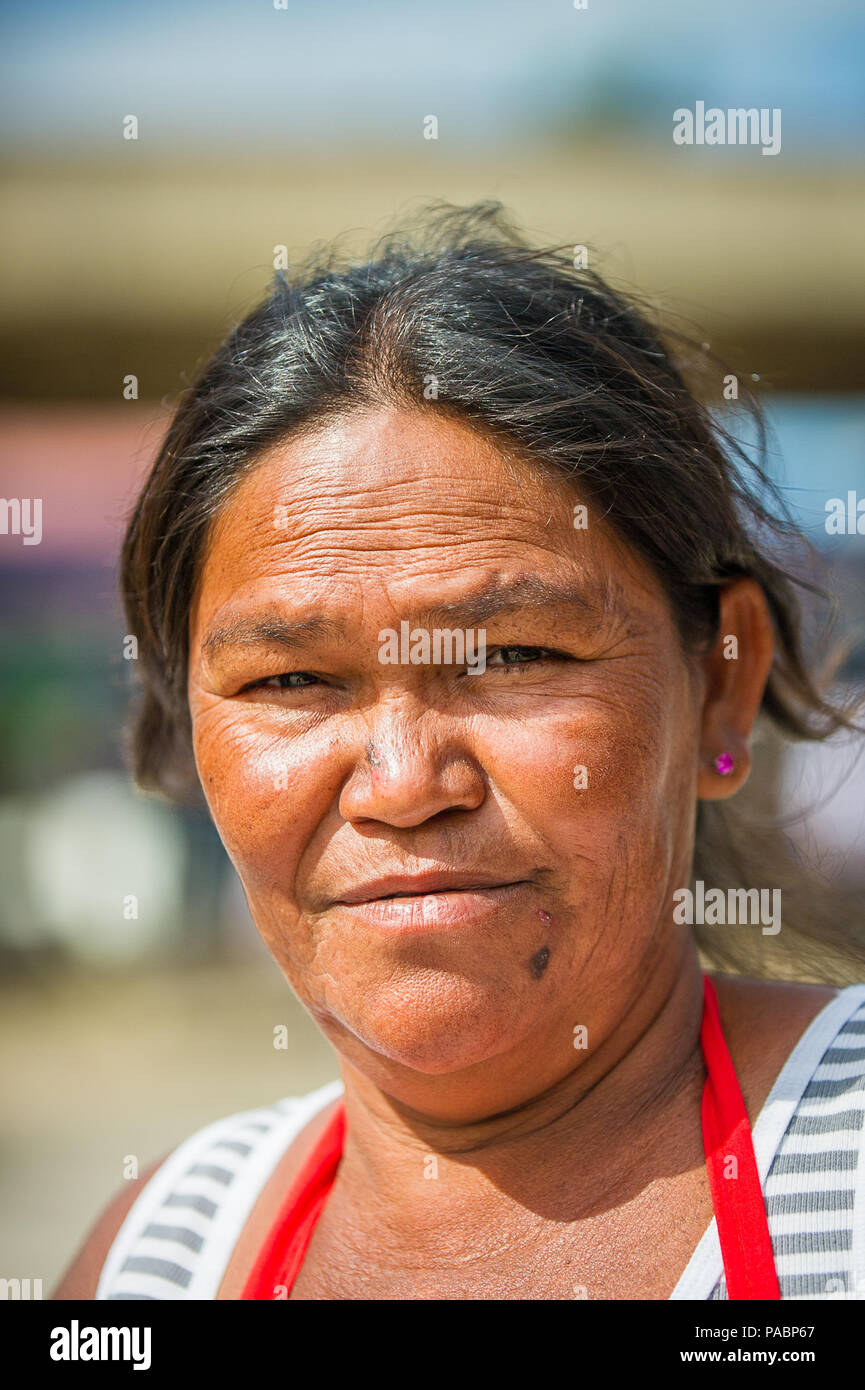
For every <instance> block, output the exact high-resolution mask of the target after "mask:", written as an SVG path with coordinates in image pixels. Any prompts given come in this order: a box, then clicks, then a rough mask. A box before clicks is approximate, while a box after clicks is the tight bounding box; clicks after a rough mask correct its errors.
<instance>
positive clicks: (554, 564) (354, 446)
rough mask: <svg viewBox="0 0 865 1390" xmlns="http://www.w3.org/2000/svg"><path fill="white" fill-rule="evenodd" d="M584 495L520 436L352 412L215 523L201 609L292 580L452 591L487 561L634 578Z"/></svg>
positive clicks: (243, 486) (508, 567) (261, 467)
mask: <svg viewBox="0 0 865 1390" xmlns="http://www.w3.org/2000/svg"><path fill="white" fill-rule="evenodd" d="M578 497H579V489H578V488H577V489H576V490H575V489H574V487H573V486H572V485H571V484H570V483H569V482H568V481H567V480H566V479H564V478H563V477H561V476H558V475H555V474H553V473H552V472H551V470H548V469H544V468H543V467H541V466H540V465H536V464H532V463H530V462H528V461H527V460H526V459H525V458H523V457H521V456H520V454H519V451H518V450H517V449H516V447H511V446H509V445H508V444H507V443H504V442H501V441H494V440H493V439H492V438H491V437H490V436H489V435H488V434H486V433H482V432H480V431H479V430H476V429H474V428H472V427H471V426H470V425H468V424H467V423H465V422H463V421H462V420H456V419H454V418H452V417H450V416H448V415H447V414H444V413H434V412H432V411H429V412H426V411H418V412H406V411H399V410H381V411H369V412H366V413H357V414H353V415H351V416H349V417H348V418H346V419H345V420H341V421H338V422H334V423H331V424H329V425H327V426H325V427H319V428H316V429H315V430H314V431H313V432H311V433H305V434H303V435H299V436H296V437H293V438H291V439H288V440H285V441H282V442H280V443H279V444H278V445H276V446H274V447H272V448H270V449H269V450H267V451H266V452H265V453H263V454H262V455H261V457H260V459H259V460H258V462H257V463H256V465H255V466H254V468H253V469H252V471H251V472H250V473H249V474H248V475H247V476H246V477H244V478H243V480H242V481H241V482H240V483H239V484H238V486H237V488H236V489H235V491H234V492H233V494H232V495H231V497H230V499H229V500H228V501H227V502H226V504H225V506H224V508H223V510H222V512H221V514H220V516H219V517H218V518H217V519H216V521H215V523H214V526H213V528H212V531H211V535H210V538H209V543H208V546H207V550H206V554H205V558H204V564H203V567H202V574H201V579H200V582H199V586H198V593H197V599H198V605H197V606H198V608H199V609H200V610H202V612H203V611H204V610H207V614H208V615H209V614H212V613H213V612H214V611H215V610H216V609H217V608H219V607H220V605H223V604H225V603H226V602H228V601H229V600H230V599H232V600H234V599H244V600H250V601H254V600H256V599H258V598H262V599H264V598H265V597H266V598H267V599H268V600H273V599H279V598H280V597H281V596H282V595H281V593H280V590H281V589H285V590H286V591H287V592H286V593H285V597H286V598H288V599H294V598H295V597H297V598H298V599H306V598H311V597H312V591H313V590H316V589H318V590H319V591H320V588H321V581H322V580H323V579H327V580H328V581H330V582H329V585H328V587H329V589H330V590H331V592H332V593H333V584H334V581H337V580H340V581H343V582H347V583H348V584H349V585H350V586H351V585H356V584H357V583H359V582H360V581H362V580H366V582H367V584H369V583H370V581H377V583H378V585H379V586H383V587H384V588H386V589H387V592H388V594H389V596H390V597H394V596H398V597H401V596H402V593H403V592H405V593H408V592H409V591H414V590H417V589H418V588H419V587H422V588H429V590H430V593H429V594H428V595H424V596H423V597H424V598H430V599H433V600H434V597H435V589H436V586H437V585H438V586H441V585H442V584H446V585H447V588H448V590H452V589H453V588H454V585H455V584H456V585H457V587H458V585H459V578H460V576H461V575H463V576H465V578H466V580H467V581H468V582H471V581H472V580H473V579H477V578H478V576H479V575H480V574H481V573H482V572H484V571H486V572H495V573H496V574H499V575H501V574H502V573H504V572H517V571H519V572H526V571H529V572H537V571H538V570H542V571H544V572H545V573H547V574H548V575H550V576H551V577H558V578H562V577H564V576H565V574H570V575H573V574H574V573H575V572H576V573H577V574H578V575H582V576H583V577H584V578H585V579H586V580H587V581H588V580H590V578H591V577H592V576H594V579H595V581H596V582H601V581H602V580H603V579H604V577H605V575H607V576H608V575H609V574H610V573H611V572H615V573H616V574H617V575H622V571H623V565H622V560H623V555H622V550H621V547H620V546H616V545H615V544H614V543H613V541H612V538H611V535H610V533H609V531H608V530H607V528H606V527H604V525H603V524H602V523H601V522H600V520H599V519H598V518H597V516H595V517H593V518H590V523H589V526H588V528H587V529H580V530H577V529H575V527H574V506H575V504H576V503H577V502H578ZM590 510H591V509H590ZM632 559H633V557H632ZM627 569H628V570H629V571H631V572H632V575H633V579H634V580H635V582H636V584H637V587H638V588H645V587H646V586H647V583H648V588H649V589H652V588H653V587H654V586H653V584H652V582H651V577H650V576H647V575H646V574H645V573H643V572H642V570H643V567H642V566H641V565H639V564H637V565H636V566H635V565H634V564H633V563H630V562H629V563H628V565H627ZM554 572H555V573H554ZM622 577H624V576H623V575H622ZM289 590H290V592H289ZM333 596H334V597H335V594H333ZM414 597H415V594H414V592H412V598H414ZM418 597H420V595H418Z"/></svg>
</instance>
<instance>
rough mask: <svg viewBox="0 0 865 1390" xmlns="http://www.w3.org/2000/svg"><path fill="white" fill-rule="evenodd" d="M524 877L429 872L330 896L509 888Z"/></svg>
mask: <svg viewBox="0 0 865 1390" xmlns="http://www.w3.org/2000/svg"><path fill="white" fill-rule="evenodd" d="M526 882H528V880H527V879H500V878H492V877H489V876H486V875H483V874H455V873H431V874H418V875H417V876H415V877H408V876H405V875H401V876H393V877H388V878H378V879H373V880H371V881H370V882H368V883H364V884H362V885H361V886H360V887H357V888H352V889H351V890H350V891H348V892H346V893H342V894H341V895H340V896H339V897H338V898H336V899H334V901H335V902H337V903H349V904H350V903H368V902H375V901H377V900H378V899H382V898H418V897H423V896H425V895H426V894H428V893H466V892H472V891H474V892H484V891H485V890H490V889H494V888H513V887H515V886H516V885H517V884H518V883H526Z"/></svg>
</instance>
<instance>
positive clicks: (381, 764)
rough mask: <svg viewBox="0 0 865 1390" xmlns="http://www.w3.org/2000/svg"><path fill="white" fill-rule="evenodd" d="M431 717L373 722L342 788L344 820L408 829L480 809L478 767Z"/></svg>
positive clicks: (391, 715)
mask: <svg viewBox="0 0 865 1390" xmlns="http://www.w3.org/2000/svg"><path fill="white" fill-rule="evenodd" d="M435 718H436V716H435V714H434V713H433V712H431V711H426V712H425V714H424V715H423V716H416V715H412V714H409V713H407V712H406V711H403V712H401V713H399V714H397V713H396V712H394V711H391V712H390V713H388V714H387V715H384V714H382V715H381V716H380V717H377V718H376V719H375V720H374V721H373V724H372V727H369V728H368V737H367V738H366V740H365V741H364V742H363V743H362V744H361V746H360V747H359V749H358V759H357V763H356V765H355V767H354V769H353V771H352V773H351V776H350V777H349V778H348V781H347V782H346V783H345V784H344V786H343V788H342V793H341V795H340V800H339V811H340V814H341V815H342V817H343V819H345V820H347V821H350V822H352V823H354V824H357V823H359V822H362V821H378V822H380V823H382V824H385V825H392V826H397V827H400V828H409V827H411V826H415V825H422V824H423V822H424V821H427V820H430V819H431V818H432V817H433V816H437V815H441V814H442V813H444V812H447V811H473V810H476V809H477V807H478V806H480V805H481V803H482V802H483V799H484V796H485V795H486V783H485V779H484V775H483V772H482V769H481V767H480V764H479V763H478V762H477V760H476V758H475V757H474V756H473V755H472V753H471V752H470V751H469V749H468V748H467V747H466V746H465V745H464V743H463V742H462V740H461V739H459V738H458V737H457V736H456V734H455V733H454V731H453V729H452V728H450V729H448V728H446V727H444V726H443V725H442V724H441V722H440V723H439V724H438V726H437V725H436V724H435V723H433V722H432V721H434V720H435Z"/></svg>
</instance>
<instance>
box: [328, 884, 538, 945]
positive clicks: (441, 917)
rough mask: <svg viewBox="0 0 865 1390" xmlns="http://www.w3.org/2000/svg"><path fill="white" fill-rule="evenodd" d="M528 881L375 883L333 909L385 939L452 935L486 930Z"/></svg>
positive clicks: (355, 892)
mask: <svg viewBox="0 0 865 1390" xmlns="http://www.w3.org/2000/svg"><path fill="white" fill-rule="evenodd" d="M532 887H533V883H532V880H530V879H527V878H522V879H507V880H504V879H501V878H493V877H487V876H484V875H478V874H452V873H450V874H441V873H440V874H418V875H413V876H411V877H401V878H386V879H377V880H375V881H374V882H370V883H366V884H364V885H363V886H362V887H359V888H355V889H352V890H351V892H350V893H345V894H344V895H343V896H342V897H341V898H339V899H338V900H337V901H336V903H335V904H334V906H337V907H339V908H341V909H342V910H343V911H345V912H347V913H348V914H349V916H351V917H354V918H356V919H357V920H358V921H359V922H362V923H363V924H364V925H365V926H367V927H372V928H377V929H379V930H381V931H383V932H385V933H386V934H388V935H397V936H412V935H417V934H419V933H424V932H432V933H435V932H439V933H442V932H444V933H447V932H456V931H462V930H465V929H466V928H467V927H471V926H480V927H483V926H489V924H490V923H491V922H492V921H494V920H495V918H496V915H497V914H498V913H500V912H502V911H503V910H505V909H507V908H508V907H509V906H510V905H511V904H512V902H513V901H514V900H516V899H518V898H519V897H520V896H521V895H522V894H524V893H525V892H526V891H527V890H528V889H531V888H532Z"/></svg>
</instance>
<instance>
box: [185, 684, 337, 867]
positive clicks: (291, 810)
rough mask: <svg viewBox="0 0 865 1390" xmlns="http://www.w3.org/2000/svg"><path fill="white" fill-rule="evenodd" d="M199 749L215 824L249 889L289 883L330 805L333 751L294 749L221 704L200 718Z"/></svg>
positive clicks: (277, 734) (305, 744) (242, 713)
mask: <svg viewBox="0 0 865 1390" xmlns="http://www.w3.org/2000/svg"><path fill="white" fill-rule="evenodd" d="M193 746H194V749H195V759H196V763H197V766H198V771H199V776H200V778H201V783H202V786H203V788H204V791H205V795H206V797H207V803H208V806H209V808H210V813H211V815H212V817H213V820H214V824H215V825H216V828H217V830H218V831H219V834H220V837H221V838H222V842H223V844H224V845H225V848H226V851H227V852H228V855H229V857H230V858H231V861H232V863H233V864H234V866H235V868H236V869H237V871H238V873H239V874H240V876H241V878H242V879H243V881H244V884H245V885H246V886H247V887H249V886H250V885H251V883H253V882H254V883H255V884H256V886H258V887H261V886H263V885H265V884H267V883H271V882H274V883H275V882H276V881H277V879H278V880H279V882H280V883H281V884H282V885H285V884H286V882H290V880H291V877H292V876H293V869H294V867H295V865H296V862H297V859H298V858H299V855H300V853H301V852H302V849H303V847H304V845H305V843H306V841H307V839H308V837H309V835H310V833H311V830H312V828H313V827H314V825H315V824H316V822H317V821H318V820H319V819H320V818H321V815H322V814H323V810H324V809H326V806H327V804H328V779H327V775H326V767H327V747H326V746H325V747H324V748H317V749H312V748H311V747H310V743H309V740H303V742H302V744H301V743H300V742H294V741H293V740H292V739H290V738H287V737H286V736H285V734H284V733H280V731H279V730H275V729H274V728H273V727H272V726H271V727H270V728H268V729H265V728H263V727H262V724H261V722H260V721H259V720H257V719H256V717H255V715H254V714H250V713H248V712H245V711H244V710H242V709H238V708H237V707H236V706H235V707H233V708H229V707H228V705H227V704H223V702H216V703H215V704H214V705H213V706H212V707H211V708H209V709H207V710H205V711H202V712H201V713H200V714H199V715H198V716H197V718H196V721H195V726H194V733H193Z"/></svg>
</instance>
